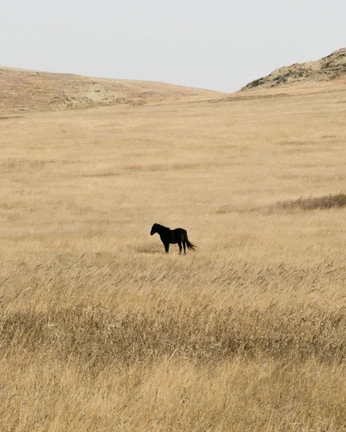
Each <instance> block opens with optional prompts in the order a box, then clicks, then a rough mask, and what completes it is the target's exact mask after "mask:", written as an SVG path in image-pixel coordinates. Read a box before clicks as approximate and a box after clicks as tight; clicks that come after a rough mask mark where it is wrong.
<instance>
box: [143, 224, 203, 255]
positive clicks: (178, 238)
mask: <svg viewBox="0 0 346 432" xmlns="http://www.w3.org/2000/svg"><path fill="white" fill-rule="evenodd" d="M155 233H158V234H159V236H160V238H161V241H162V243H163V244H164V246H165V251H166V253H168V251H169V244H170V243H172V244H176V243H178V245H179V253H181V251H182V248H184V253H185V254H186V246H187V247H188V249H191V250H194V249H195V248H196V246H195V245H193V244H192V243H190V242H189V239H188V238H187V232H186V230H184V229H183V228H176V229H174V230H171V229H169V228H167V227H164V226H163V225H160V224H157V223H156V224H154V225H153V226H152V228H151V231H150V235H154V234H155ZM182 245H183V246H182Z"/></svg>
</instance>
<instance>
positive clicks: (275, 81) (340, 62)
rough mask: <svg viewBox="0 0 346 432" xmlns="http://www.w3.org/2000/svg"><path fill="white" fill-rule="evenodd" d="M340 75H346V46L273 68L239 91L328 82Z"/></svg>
mask: <svg viewBox="0 0 346 432" xmlns="http://www.w3.org/2000/svg"><path fill="white" fill-rule="evenodd" d="M341 77H346V48H341V49H339V50H337V51H335V52H333V53H332V54H329V55H328V56H326V57H323V58H321V59H320V60H317V61H308V62H304V63H294V64H292V65H290V66H283V67H280V68H278V69H275V70H274V71H273V72H272V73H270V74H269V75H267V76H265V77H262V78H259V79H256V80H254V81H251V82H250V83H248V84H247V85H246V86H244V87H243V88H242V89H241V91H242V90H250V89H255V88H259V89H268V88H274V87H279V86H285V85H286V86H287V85H292V84H296V83H308V82H311V83H316V82H328V81H332V80H335V79H338V78H341Z"/></svg>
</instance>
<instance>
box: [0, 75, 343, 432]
mask: <svg viewBox="0 0 346 432" xmlns="http://www.w3.org/2000/svg"><path fill="white" fill-rule="evenodd" d="M86 80H87V79H86ZM158 86H159V87H160V86H161V85H159V84H158ZM59 88H60V86H59ZM59 88H55V90H54V92H53V93H52V94H54V93H55V92H58V91H59ZM164 88H165V89H166V90H167V88H168V87H166V86H164ZM142 90H143V88H142ZM142 90H141V91H142ZM143 91H144V90H143ZM181 91H183V92H187V93H189V92H190V90H186V89H182V90H181ZM191 92H194V90H193V91H192V90H191ZM96 93H97V92H96ZM173 94H175V92H174V91H173V88H172V94H171V95H170V96H167V99H164V100H166V101H167V103H164V102H162V101H161V102H160V103H156V102H155V103H154V102H153V103H151V102H150V103H145V104H134V103H127V104H123V103H117V104H114V105H112V106H104V107H99V106H97V107H95V108H90V109H88V110H85V109H84V110H77V109H74V110H69V109H68V110H63V111H59V112H57V111H56V110H53V111H52V112H49V111H48V112H47V111H46V112H30V113H29V114H25V115H22V116H19V115H14V114H11V113H14V112H16V111H13V105H11V107H10V108H8V110H7V111H6V110H4V111H3V112H4V114H3V116H2V118H1V121H0V128H1V129H0V132H1V146H2V147H1V150H2V151H1V157H0V179H1V189H0V222H1V223H0V244H1V248H0V253H1V260H0V362H1V375H0V425H1V427H0V429H1V430H6V431H7V430H18V431H19V430H22V431H31V430H35V431H42V432H43V431H45V432H46V431H53V430H54V431H58V430H61V431H76V430H83V431H113V430H119V431H132V430H135V431H152V430H160V431H169V430H172V431H186V432H187V431H188V432H191V431H205V430H213V431H257V430H261V431H277V430H284V431H304V430H305V431H308V430H320V431H322V430H329V431H332V430H335V431H336V430H338V431H339V430H343V429H344V427H345V424H346V413H345V409H344V407H345V403H346V396H345V388H344V387H345V385H344V383H345V381H346V366H345V364H346V363H345V360H346V336H345V335H346V317H345V307H346V297H345V270H346V269H345V252H344V250H345V236H346V218H345V212H346V208H345V204H346V199H345V196H346V195H345V194H346V190H345V180H346V179H345V177H346V172H345V164H346V146H345V142H346V128H345V118H346V104H345V101H346V86H345V85H344V83H343V82H342V80H334V81H331V82H319V83H314V84H311V83H306V84H305V85H296V84H295V85H293V86H286V87H278V88H273V89H254V90H252V91H246V92H239V93H237V94H234V95H227V96H225V97H224V96H223V95H221V96H220V95H216V97H215V98H214V97H212V98H209V95H210V93H207V94H205V96H206V99H204V100H203V98H204V94H203V95H201V94H200V93H199V92H197V93H196V95H195V96H193V98H195V102H194V103H186V101H188V100H189V101H190V100H192V99H193V98H192V99H190V96H188V97H185V96H179V97H176V96H174V97H173ZM189 94H190V93H189ZM50 97H51V96H50ZM191 97H192V96H191ZM151 100H152V101H153V99H151ZM18 106H19V105H18ZM155 222H158V223H161V224H163V225H166V226H168V227H170V228H175V227H183V228H185V229H186V230H187V231H188V235H189V238H190V240H191V241H192V242H193V243H194V244H196V245H197V247H198V248H197V250H196V251H195V252H190V251H188V253H187V254H186V255H179V254H178V247H177V246H176V245H172V246H171V250H170V253H169V254H165V253H164V248H163V245H162V243H161V242H160V239H159V237H158V236H157V235H155V236H153V237H151V236H150V235H149V233H150V228H151V226H152V224H153V223H155Z"/></svg>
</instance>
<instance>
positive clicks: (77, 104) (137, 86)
mask: <svg viewBox="0 0 346 432" xmlns="http://www.w3.org/2000/svg"><path fill="white" fill-rule="evenodd" d="M0 82H1V86H0V114H2V115H4V114H8V113H25V112H40V111H41V112H44V111H62V110H71V109H82V108H91V107H95V106H111V105H118V104H129V105H143V104H151V103H160V102H162V101H166V102H168V101H179V100H187V101H189V100H190V101H191V100H199V99H210V98H215V97H217V95H218V93H217V92H213V91H208V90H202V89H191V88H186V87H182V86H175V85H171V84H164V83H157V82H150V81H131V80H115V79H114V80H112V79H101V78H89V77H84V76H79V75H72V74H56V73H46V72H36V71H28V70H22V69H14V68H4V67H0Z"/></svg>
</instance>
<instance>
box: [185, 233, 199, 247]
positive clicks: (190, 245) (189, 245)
mask: <svg viewBox="0 0 346 432" xmlns="http://www.w3.org/2000/svg"><path fill="white" fill-rule="evenodd" d="M186 246H187V248H188V249H190V250H195V249H196V247H197V246H196V245H194V244H192V243H191V242H190V241H189V239H188V238H187V236H186Z"/></svg>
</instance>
